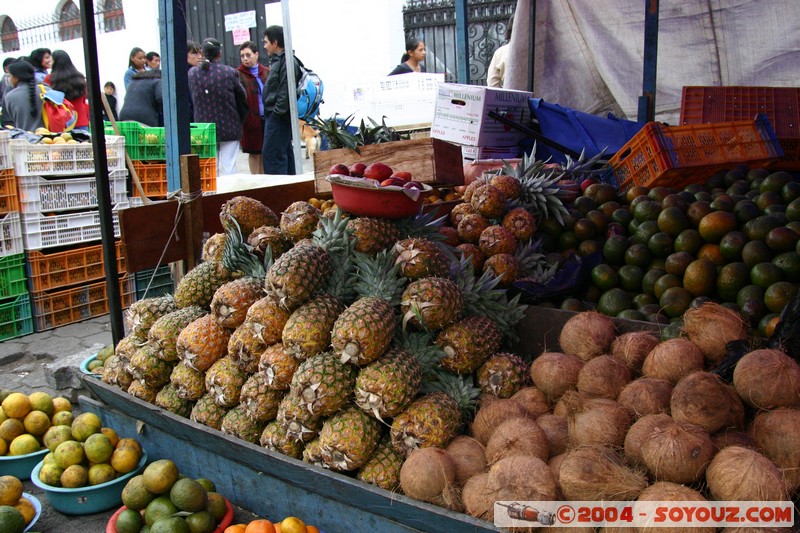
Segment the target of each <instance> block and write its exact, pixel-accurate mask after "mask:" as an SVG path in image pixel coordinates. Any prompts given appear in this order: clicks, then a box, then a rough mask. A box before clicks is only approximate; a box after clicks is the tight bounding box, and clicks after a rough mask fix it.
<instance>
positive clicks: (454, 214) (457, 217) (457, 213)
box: [450, 182, 478, 228]
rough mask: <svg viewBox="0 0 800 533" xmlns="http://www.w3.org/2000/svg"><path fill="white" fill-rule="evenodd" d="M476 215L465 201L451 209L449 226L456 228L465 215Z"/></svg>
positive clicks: (470, 205) (473, 209)
mask: <svg viewBox="0 0 800 533" xmlns="http://www.w3.org/2000/svg"><path fill="white" fill-rule="evenodd" d="M473 183H475V182H473ZM477 214H478V212H477V211H475V208H474V207H472V204H470V203H469V202H468V201H467V200H466V199H465V200H464V203H461V204H458V205H456V206H455V207H453V210H452V211H450V224H452V225H453V227H454V228H457V227H458V225H459V223H461V220H462V219H463V218H464V217H465V216H466V215H477Z"/></svg>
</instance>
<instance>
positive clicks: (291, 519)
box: [281, 516, 306, 533]
mask: <svg viewBox="0 0 800 533" xmlns="http://www.w3.org/2000/svg"><path fill="white" fill-rule="evenodd" d="M281 533H306V524H305V522H303V521H302V520H300V519H299V518H297V517H296V516H288V517H286V518H284V519H283V521H282V522H281Z"/></svg>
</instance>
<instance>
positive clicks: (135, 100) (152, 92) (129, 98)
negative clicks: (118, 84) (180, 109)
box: [109, 70, 164, 128]
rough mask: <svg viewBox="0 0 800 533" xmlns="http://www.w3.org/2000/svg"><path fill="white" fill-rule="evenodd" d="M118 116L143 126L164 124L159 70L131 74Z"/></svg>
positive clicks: (160, 125)
mask: <svg viewBox="0 0 800 533" xmlns="http://www.w3.org/2000/svg"><path fill="white" fill-rule="evenodd" d="M109 105H111V102H109ZM119 118H120V120H135V121H137V122H141V123H142V124H144V125H145V126H152V127H159V128H160V127H162V126H163V125H164V107H163V93H162V87H161V71H160V70H145V71H142V72H137V73H136V74H134V75H133V78H131V83H130V85H128V90H127V91H126V92H125V102H124V103H123V104H122V109H120V111H119Z"/></svg>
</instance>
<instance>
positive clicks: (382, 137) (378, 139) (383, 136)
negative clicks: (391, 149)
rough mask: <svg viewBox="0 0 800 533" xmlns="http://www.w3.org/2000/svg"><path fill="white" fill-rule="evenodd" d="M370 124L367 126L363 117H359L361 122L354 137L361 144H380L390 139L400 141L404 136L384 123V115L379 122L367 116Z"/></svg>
mask: <svg viewBox="0 0 800 533" xmlns="http://www.w3.org/2000/svg"><path fill="white" fill-rule="evenodd" d="M367 120H369V121H370V123H371V124H372V126H371V127H370V126H367V125H366V123H365V122H364V119H361V124H360V125H359V127H358V132H357V133H356V137H357V138H358V139H359V141H360V143H361V144H363V145H367V144H380V143H385V142H391V141H401V140H403V139H404V137H403V136H402V135H401V134H400V133H398V132H397V131H396V130H395V129H394V128H391V127H389V126H387V125H386V117H385V116H384V117H382V118H381V123H380V124H378V123H377V122H375V120H374V119H372V118H371V117H367Z"/></svg>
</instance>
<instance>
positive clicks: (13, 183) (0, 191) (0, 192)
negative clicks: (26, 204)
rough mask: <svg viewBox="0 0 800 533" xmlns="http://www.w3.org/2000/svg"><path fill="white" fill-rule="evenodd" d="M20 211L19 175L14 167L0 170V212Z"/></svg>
mask: <svg viewBox="0 0 800 533" xmlns="http://www.w3.org/2000/svg"><path fill="white" fill-rule="evenodd" d="M12 211H19V197H18V196H17V176H16V175H15V174H14V169H13V168H8V169H5V170H0V214H5V213H11V212H12Z"/></svg>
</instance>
